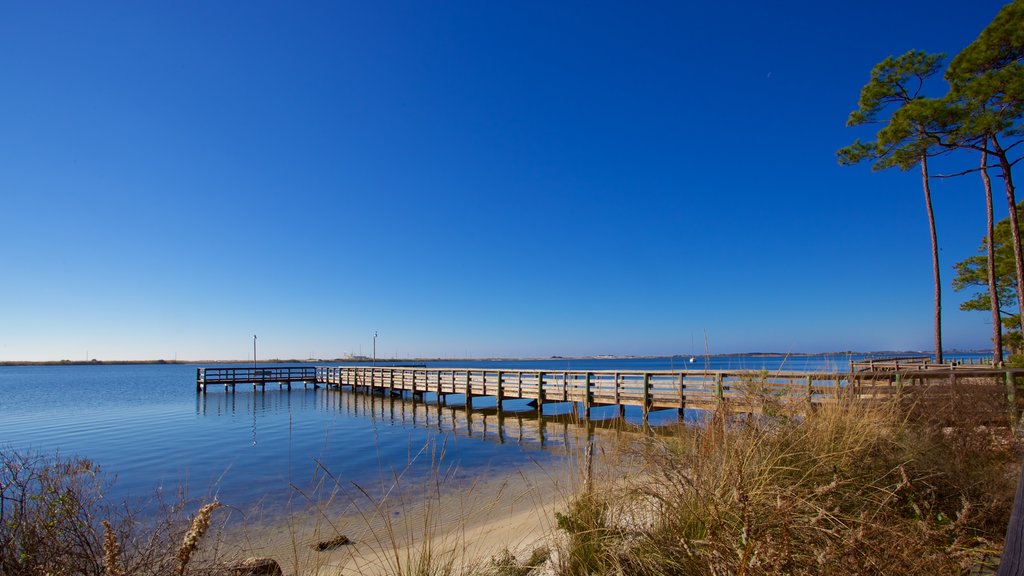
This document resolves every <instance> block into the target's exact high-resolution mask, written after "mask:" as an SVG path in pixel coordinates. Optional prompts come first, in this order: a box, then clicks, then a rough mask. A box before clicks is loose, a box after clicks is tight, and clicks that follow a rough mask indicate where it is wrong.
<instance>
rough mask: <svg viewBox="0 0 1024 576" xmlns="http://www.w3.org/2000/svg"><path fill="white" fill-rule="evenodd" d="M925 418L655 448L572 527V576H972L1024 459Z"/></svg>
mask: <svg viewBox="0 0 1024 576" xmlns="http://www.w3.org/2000/svg"><path fill="white" fill-rule="evenodd" d="M1004 414H1005V412H1004ZM918 416H919V415H918ZM918 416H915V413H914V411H912V410H907V409H906V407H905V406H901V404H900V403H899V402H893V403H890V404H887V405H872V406H868V405H865V404H863V403H854V402H852V401H844V402H841V403H839V404H836V405H830V406H825V407H822V408H820V409H818V410H816V411H814V412H813V413H810V414H807V415H799V414H796V413H793V412H790V413H788V414H786V413H775V414H774V415H773V416H772V417H748V418H729V417H727V416H725V415H723V414H722V413H719V414H718V415H716V416H714V417H712V418H711V419H710V420H709V421H708V422H707V423H706V425H704V426H700V427H696V428H681V429H680V430H679V431H678V433H677V434H673V435H669V436H658V437H651V438H649V439H648V441H647V442H645V443H643V444H642V446H641V447H639V448H636V449H635V451H636V454H635V457H636V460H637V461H638V462H641V463H642V465H641V466H640V467H639V468H638V469H637V470H635V471H634V473H633V474H632V475H631V477H630V479H629V480H627V481H625V482H617V483H612V484H605V485H603V486H601V485H599V486H597V487H595V489H594V490H592V491H588V492H583V493H580V494H578V495H577V497H576V499H575V500H574V502H573V503H572V505H571V506H570V508H569V509H568V510H567V511H566V512H565V513H563V514H562V515H560V517H559V527H560V528H562V529H563V532H564V533H565V535H566V538H564V540H563V544H562V546H561V549H560V550H559V558H560V563H559V573H560V574H565V575H577V574H580V575H581V574H829V573H834V574H922V575H924V574H929V575H931V574H959V573H963V572H964V571H966V570H967V569H969V568H971V567H973V566H977V565H978V564H979V563H983V562H985V561H986V559H987V558H991V557H992V556H993V555H996V554H998V551H999V548H1000V541H1001V538H1002V535H1003V532H1004V531H1005V528H1006V522H1007V520H1008V515H1009V510H1010V506H1011V504H1012V498H1013V493H1014V485H1015V482H1016V474H1015V473H1014V468H1013V463H1014V462H1015V459H1014V458H1013V456H1012V454H1011V453H1010V450H1009V449H1008V446H1007V445H1006V444H1005V443H1000V442H994V441H993V437H992V430H991V428H987V427H984V426H976V425H975V424H974V423H973V422H971V421H968V422H966V423H965V422H961V423H960V426H959V428H957V429H955V430H951V429H950V428H949V427H944V426H937V425H933V423H932V422H931V421H932V420H934V418H932V419H928V418H921V417H918ZM932 416H934V414H932ZM967 446H970V447H972V449H971V450H965V449H964V448H965V447H967Z"/></svg>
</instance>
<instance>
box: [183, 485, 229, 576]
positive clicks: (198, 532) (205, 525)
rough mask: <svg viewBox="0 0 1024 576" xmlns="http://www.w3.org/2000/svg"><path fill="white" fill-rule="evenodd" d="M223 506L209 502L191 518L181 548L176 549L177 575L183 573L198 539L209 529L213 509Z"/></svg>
mask: <svg viewBox="0 0 1024 576" xmlns="http://www.w3.org/2000/svg"><path fill="white" fill-rule="evenodd" d="M221 506H223V504H221V503H220V502H210V503H209V504H206V505H204V506H203V507H202V508H200V509H199V512H196V516H195V518H193V519H192V526H191V527H190V528H189V529H188V533H187V534H185V540H184V541H182V543H181V548H179V549H178V562H179V563H180V565H179V567H178V576H182V575H183V574H185V568H187V567H188V563H189V561H190V560H191V559H192V553H193V552H195V551H196V548H198V547H199V541H200V540H201V539H202V538H203V535H204V534H206V531H207V530H209V529H210V517H211V516H212V515H213V511H214V510H216V509H217V508H220V507H221Z"/></svg>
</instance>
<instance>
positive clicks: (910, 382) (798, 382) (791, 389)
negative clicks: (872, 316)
mask: <svg viewBox="0 0 1024 576" xmlns="http://www.w3.org/2000/svg"><path fill="white" fill-rule="evenodd" d="M1018 378H1024V370H1020V369H1015V370H994V369H991V368H981V367H974V366H971V367H957V366H951V367H950V366H946V367H930V368H915V369H912V370H906V371H897V370H892V369H891V368H889V367H886V369H880V370H874V371H865V370H861V371H857V372H850V373H839V372H836V373H812V372H769V371H751V370H742V371H701V370H676V371H670V370H648V371H628V370H620V371H603V370H559V371H546V370H515V369H483V368H407V367H384V366H316V367H313V366H299V367H295V366H267V367H257V368H252V367H244V368H242V367H216V368H199V369H198V370H197V374H196V390H197V391H198V392H200V393H203V392H205V391H206V389H207V387H209V386H218V385H223V386H224V387H225V389H231V390H234V389H235V387H236V386H238V385H252V386H253V387H254V388H255V387H257V386H259V387H261V388H265V386H266V385H267V384H275V383H276V384H278V385H279V386H281V387H285V386H287V387H289V388H290V387H291V385H292V384H293V383H302V384H303V385H304V386H306V385H312V386H314V387H319V386H327V387H331V388H342V387H345V388H351V389H356V390H368V391H383V392H390V393H392V394H411V395H413V396H422V395H424V394H431V395H434V396H436V398H437V400H438V402H440V403H446V402H447V400H448V397H449V396H453V395H456V396H460V397H461V398H460V400H461V403H463V404H464V405H465V406H466V407H467V408H470V409H471V408H472V406H473V399H474V398H478V397H484V396H489V397H493V398H494V399H495V402H496V406H497V409H498V410H501V403H502V401H504V400H513V399H525V400H527V401H529V404H530V405H531V406H533V407H534V408H536V410H537V412H538V413H541V414H543V412H544V406H545V404H550V403H567V402H568V403H573V405H574V406H579V408H580V409H581V410H582V412H583V415H584V416H585V417H589V415H590V409H591V408H592V407H597V406H618V407H619V409H620V410H623V409H624V408H625V407H626V406H637V407H639V408H640V410H641V412H642V414H643V419H644V420H645V421H646V420H647V415H648V413H649V412H650V411H652V410H666V409H674V410H678V411H680V412H682V411H683V410H686V409H700V410H715V409H719V408H721V407H722V406H723V405H728V407H729V409H731V410H734V411H741V412H752V413H754V412H764V411H770V410H777V409H780V408H782V405H783V404H787V405H789V406H790V407H792V406H793V405H801V406H806V407H807V408H811V407H813V406H815V405H822V404H827V403H830V402H835V401H836V400H838V399H839V398H840V397H844V396H845V397H849V398H854V399H856V400H859V401H865V402H879V401H885V400H888V399H890V398H892V397H893V396H894V395H899V394H902V393H904V392H905V391H908V390H913V391H915V392H917V393H921V392H929V393H930V392H931V391H940V392H941V393H946V392H948V391H949V390H955V389H956V388H957V387H958V386H960V387H971V386H974V385H978V384H984V385H986V386H988V387H989V388H991V386H993V385H998V386H1003V387H1005V390H1006V393H1007V396H1008V399H1009V400H1010V405H1011V406H1015V405H1016V387H1015V386H1014V385H1013V382H1014V381H1015V379H1018ZM936 393H939V392H936Z"/></svg>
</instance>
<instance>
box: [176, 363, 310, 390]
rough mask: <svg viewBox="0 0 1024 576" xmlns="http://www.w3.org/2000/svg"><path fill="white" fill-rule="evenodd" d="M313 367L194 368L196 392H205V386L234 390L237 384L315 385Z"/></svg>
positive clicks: (262, 385)
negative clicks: (298, 383) (299, 383)
mask: <svg viewBox="0 0 1024 576" xmlns="http://www.w3.org/2000/svg"><path fill="white" fill-rule="evenodd" d="M316 374H317V369H316V367H315V366H256V367H252V366H246V367H240V366H226V367H219V366H218V367H216V368H196V392H206V387H207V386H217V385H223V386H224V387H225V389H226V388H231V389H232V390H234V388H235V386H237V385H239V384H252V385H253V387H254V388H255V387H256V386H261V387H266V385H267V384H274V383H277V384H280V385H282V386H288V387H289V388H291V385H292V383H293V382H302V383H303V384H306V383H308V384H314V385H315V384H316Z"/></svg>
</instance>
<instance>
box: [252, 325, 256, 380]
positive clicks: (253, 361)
mask: <svg viewBox="0 0 1024 576" xmlns="http://www.w3.org/2000/svg"><path fill="white" fill-rule="evenodd" d="M252 377H253V378H255V377H256V335H255V334H253V335H252Z"/></svg>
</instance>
